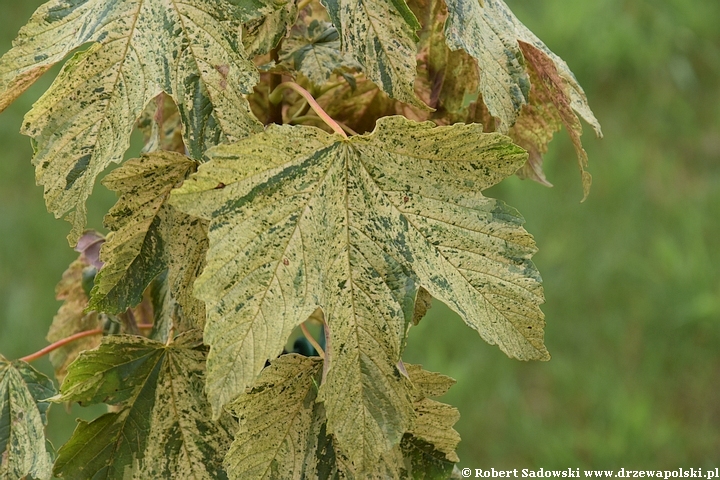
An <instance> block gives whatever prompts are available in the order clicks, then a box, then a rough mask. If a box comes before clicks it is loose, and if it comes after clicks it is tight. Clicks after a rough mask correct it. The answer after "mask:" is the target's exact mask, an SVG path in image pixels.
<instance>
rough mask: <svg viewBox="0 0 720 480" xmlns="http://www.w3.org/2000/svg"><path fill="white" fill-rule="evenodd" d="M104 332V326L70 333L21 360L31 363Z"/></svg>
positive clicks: (146, 327)
mask: <svg viewBox="0 0 720 480" xmlns="http://www.w3.org/2000/svg"><path fill="white" fill-rule="evenodd" d="M152 327H153V326H152V324H151V323H141V324H140V325H138V328H140V329H149V328H152ZM102 334H103V329H102V328H96V329H94V330H85V331H84V332H78V333H76V334H74V335H70V336H69V337H65V338H63V339H60V340H58V341H57V342H55V343H51V344H50V345H48V346H47V347H45V348H43V349H40V350H38V351H37V352H35V353H31V354H30V355H26V356H24V357H22V358H21V359H20V360H22V361H23V362H28V363H30V362H32V361H35V360H37V359H38V358H42V357H44V356H45V355H47V354H48V353H50V352H52V351H54V350H57V349H58V348H61V347H64V346H65V345H67V344H68V343H72V342H74V341H75V340H80V339H81V338H85V337H91V336H93V335H102Z"/></svg>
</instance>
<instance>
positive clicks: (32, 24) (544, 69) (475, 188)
mask: <svg viewBox="0 0 720 480" xmlns="http://www.w3.org/2000/svg"><path fill="white" fill-rule="evenodd" d="M68 57H69V58H68ZM66 58H67V60H66V61H65V63H64V65H63V68H62V70H61V72H60V74H59V75H58V77H57V78H56V79H55V81H54V83H53V84H52V86H51V87H50V88H49V90H48V91H47V92H45V94H44V95H43V96H42V97H41V98H40V100H39V101H38V102H37V103H36V104H35V105H34V106H33V108H32V109H31V110H30V112H28V114H27V115H26V117H25V121H24V123H23V126H22V132H23V133H24V134H26V135H28V136H29V137H31V138H32V142H33V149H34V156H33V165H34V166H35V171H36V179H37V182H38V183H39V184H40V185H42V186H43V187H44V195H45V200H46V203H47V206H48V210H49V211H51V212H52V213H54V214H55V216H56V217H61V216H64V217H65V218H66V219H67V220H68V221H69V222H70V223H71V225H72V229H71V232H70V234H69V236H68V240H69V242H70V243H71V245H73V246H75V248H76V250H77V251H78V252H79V253H80V256H79V258H78V259H77V260H76V261H75V262H73V264H71V265H70V267H69V268H68V270H67V271H66V272H65V274H64V275H63V278H62V280H61V282H60V283H59V284H58V288H57V298H58V299H59V300H63V301H64V303H63V305H62V306H61V307H60V310H59V311H58V314H57V315H56V317H55V319H54V320H53V324H52V326H51V327H50V332H49V333H48V340H50V341H51V342H56V341H57V342H61V343H62V347H61V348H59V349H56V350H55V351H53V353H52V355H51V361H52V362H53V365H54V366H55V369H56V376H57V378H58V380H59V381H61V383H62V386H61V388H60V392H59V394H57V395H55V389H54V386H53V385H52V382H51V381H50V380H49V379H47V378H45V377H43V376H42V375H41V374H39V373H38V372H36V371H34V370H33V369H32V368H31V367H29V366H28V365H27V363H25V362H23V361H17V362H8V361H6V360H5V359H4V358H1V357H0V455H1V457H0V459H1V463H0V476H2V477H3V478H22V477H23V476H27V475H31V476H32V477H34V478H48V477H49V476H50V472H51V469H52V472H53V473H54V474H55V475H56V476H58V477H63V478H123V479H124V478H238V479H251V478H257V479H281V478H297V479H303V478H308V479H309V478H313V479H314V478H323V479H329V478H350V479H355V478H357V479H364V478H397V479H400V478H428V479H434V478H448V477H449V476H450V475H451V474H452V471H453V466H454V464H455V463H456V462H457V461H458V458H457V456H456V454H455V447H456V445H457V443H458V441H459V436H458V435H457V433H456V432H455V431H454V430H453V428H452V426H453V424H454V423H455V422H456V421H457V419H458V413H457V411H456V410H455V409H454V408H452V407H450V406H448V405H445V404H442V403H439V402H437V401H435V400H433V399H431V398H430V397H435V396H440V395H443V394H444V393H445V392H446V391H447V390H448V388H449V387H450V386H451V385H452V383H453V381H452V380H451V379H449V378H447V377H444V376H442V375H440V374H436V373H430V372H427V371H424V370H422V368H420V367H419V366H415V365H406V364H404V363H403V361H402V353H403V350H404V348H405V345H406V342H407V336H408V332H409V329H410V328H411V327H412V326H413V325H416V324H417V323H418V322H419V321H420V320H421V319H422V317H423V316H424V314H425V312H426V311H427V309H428V308H429V306H430V302H431V300H432V299H433V298H435V299H438V300H440V301H442V302H444V303H446V304H447V305H448V306H450V308H452V309H453V310H455V311H456V312H458V313H459V314H460V316H461V317H462V318H463V320H464V321H465V322H466V323H467V325H468V326H470V327H471V328H472V329H474V330H475V331H477V332H478V333H479V335H480V336H481V337H482V338H483V339H484V340H485V341H487V342H488V343H490V344H496V345H498V346H499V348H501V349H502V350H503V351H504V352H505V353H507V354H508V355H509V356H510V357H513V358H517V359H521V360H547V359H548V358H549V354H548V352H547V350H546V348H545V345H544V342H543V328H544V325H545V321H544V315H543V313H542V311H541V310H540V307H539V305H540V304H541V303H542V302H543V292H542V285H541V278H540V275H539V273H538V271H537V269H536V268H535V266H534V265H533V263H532V261H531V257H532V255H533V254H534V253H535V251H536V246H535V243H534V240H533V238H532V236H531V235H530V234H529V233H528V232H527V231H525V229H524V228H523V226H522V225H523V223H524V220H523V218H522V217H521V216H520V214H519V213H518V212H517V211H516V210H515V209H513V208H512V207H510V206H508V205H505V204H504V203H503V202H500V201H498V200H494V199H491V198H487V197H485V196H484V195H483V194H482V191H483V190H485V189H487V188H489V187H490V186H492V185H494V184H496V183H498V182H499V181H501V180H502V179H503V178H506V177H507V176H510V175H513V174H515V173H517V174H519V175H521V176H524V177H529V178H533V179H534V180H537V181H539V182H541V183H544V184H549V182H548V181H547V179H546V178H545V175H544V173H543V171H542V154H543V153H544V152H545V151H546V149H547V144H548V142H549V141H550V140H551V138H552V136H553V135H554V133H555V132H556V131H557V130H559V129H560V128H561V126H565V127H566V129H567V131H568V133H569V134H570V137H571V139H572V141H573V143H574V145H575V147H576V151H577V157H578V163H579V166H580V171H581V174H582V183H583V187H584V192H585V195H587V193H588V191H589V187H590V182H591V180H590V175H589V174H588V173H587V172H586V171H585V166H586V164H587V155H586V154H585V151H584V150H583V148H582V145H581V143H580V135H581V125H580V120H579V118H583V119H584V120H586V121H587V122H588V123H589V124H590V125H591V126H592V127H593V128H594V129H595V131H596V132H597V133H598V135H599V134H600V127H599V124H598V122H597V120H596V119H595V117H594V116H593V114H592V112H591V111H590V109H589V107H588V105H587V101H586V98H585V95H584V93H583V91H582V89H581V88H580V86H579V85H578V84H577V82H576V80H575V78H574V77H573V75H572V73H571V72H570V70H569V69H568V67H567V65H566V64H565V63H564V62H563V61H562V60H561V59H560V58H559V57H557V56H556V55H555V54H553V53H552V52H551V51H550V50H549V49H548V48H547V47H546V46H545V45H544V44H543V43H542V42H541V41H540V40H539V39H538V38H537V37H535V36H534V35H533V34H532V33H531V32H530V31H529V30H528V29H527V28H525V27H524V26H523V25H522V24H521V23H520V22H519V21H518V20H517V18H515V16H514V15H513V14H512V12H510V10H509V9H508V8H507V6H506V5H505V4H504V3H503V1H502V0H408V1H407V2H406V1H405V0H322V1H321V2H319V1H317V0H299V1H295V0H187V1H184V2H179V1H176V0H116V1H107V0H50V1H49V2H48V3H46V4H45V5H43V6H41V7H40V8H39V9H38V10H37V11H36V12H35V14H34V15H33V16H32V18H31V19H30V21H29V22H28V24H27V25H26V26H25V27H23V28H22V30H21V31H20V33H19V35H18V37H17V39H16V40H15V42H14V44H13V48H12V49H11V50H10V51H9V52H7V53H5V55H3V56H2V58H0V110H2V109H4V108H5V107H7V106H8V105H9V104H10V103H12V101H14V100H15V99H16V98H17V97H18V96H19V95H20V94H22V92H23V91H24V90H26V89H27V88H28V87H29V86H30V85H31V84H32V83H33V82H34V81H35V80H36V79H37V78H39V77H40V76H41V75H42V74H43V73H44V72H45V71H46V70H47V69H48V68H50V67H51V66H52V65H54V64H56V63H58V62H61V61H63V60H65V59H66ZM135 129H138V130H140V131H141V132H142V134H143V136H144V140H145V147H144V149H143V155H142V156H140V158H135V159H131V160H128V161H126V162H124V163H123V164H122V165H121V166H119V167H118V168H116V169H115V170H113V171H112V172H111V173H110V174H108V175H106V176H105V177H104V179H103V180H102V182H103V184H104V185H105V186H106V187H107V188H109V189H111V190H113V191H115V192H117V194H118V200H117V203H116V204H115V205H114V206H113V207H112V209H111V210H110V211H109V212H108V214H107V215H106V217H105V226H106V228H107V229H108V230H109V233H108V234H107V236H103V235H100V234H98V233H95V232H87V231H84V229H85V217H86V200H87V198H88V197H89V196H90V194H91V192H92V189H93V186H94V184H95V182H96V180H97V178H98V176H99V175H100V174H101V173H102V172H104V171H105V170H106V169H107V168H108V167H109V166H110V164H112V163H121V162H122V158H123V154H124V152H125V151H126V150H127V148H128V145H129V139H130V135H131V134H132V132H133V131H134V130H135ZM318 326H319V327H320V331H321V335H320V336H319V337H318V338H314V337H313V336H312V334H311V333H310V332H309V330H310V329H309V327H313V328H315V329H317V327H318ZM299 329H301V330H302V332H303V333H304V334H305V335H306V336H307V341H308V342H310V343H311V344H312V345H313V347H314V348H308V349H305V353H306V354H307V353H308V352H310V353H316V354H317V355H311V356H302V355H298V354H296V353H290V354H287V352H288V350H289V349H286V345H287V344H288V339H292V338H295V337H296V336H297V334H298V331H299ZM100 334H102V336H101V335H100ZM71 336H77V337H78V338H80V337H82V340H80V341H76V342H74V343H67V342H65V341H64V339H66V338H68V337H71ZM50 402H59V403H63V402H77V403H79V404H81V405H88V404H97V403H102V404H106V405H108V413H106V414H105V415H102V416H100V417H99V418H97V419H95V420H93V421H92V422H80V424H79V425H78V427H77V429H76V431H75V433H74V434H73V437H72V438H71V439H70V440H69V441H68V443H66V444H65V445H63V446H62V447H61V448H60V449H59V450H58V452H57V457H56V459H55V460H54V466H53V460H52V458H51V457H52V456H53V455H54V454H53V453H51V452H52V449H51V448H49V447H47V448H46V444H45V440H44V436H43V432H42V430H43V425H44V423H45V412H46V410H47V408H48V406H49V404H50Z"/></svg>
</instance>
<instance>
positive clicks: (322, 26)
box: [280, 19, 359, 85]
mask: <svg viewBox="0 0 720 480" xmlns="http://www.w3.org/2000/svg"><path fill="white" fill-rule="evenodd" d="M302 26H303V27H305V25H304V24H302ZM280 60H282V61H283V62H285V63H287V64H288V65H290V66H291V67H292V68H293V69H294V70H295V71H298V72H300V73H302V74H303V75H305V76H306V77H307V78H308V79H309V80H310V81H311V82H313V83H314V84H316V85H322V84H324V83H325V82H327V81H328V80H329V79H330V76H331V75H332V74H333V73H335V72H336V71H337V72H341V71H343V70H349V69H356V68H359V65H358V63H357V62H355V61H354V60H353V59H352V58H349V55H347V54H345V53H343V52H341V51H340V35H339V34H338V31H337V30H336V29H335V27H334V26H333V25H332V24H331V23H327V22H322V21H318V20H316V19H313V20H312V21H311V22H310V24H309V25H307V27H305V28H302V29H301V30H300V32H299V33H298V34H295V35H291V36H290V37H288V38H287V39H286V40H285V43H284V44H283V50H282V52H281V56H280Z"/></svg>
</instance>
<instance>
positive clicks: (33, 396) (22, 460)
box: [0, 355, 55, 479]
mask: <svg viewBox="0 0 720 480" xmlns="http://www.w3.org/2000/svg"><path fill="white" fill-rule="evenodd" d="M54 394H55V387H54V386H53V383H52V381H50V379H49V378H47V377H46V376H45V375H43V374H42V373H40V372H38V371H37V370H35V369H34V368H32V367H31V366H30V365H28V364H27V363H25V362H23V361H20V360H18V361H16V362H9V361H8V360H6V359H5V357H3V356H2V355H0V478H3V479H5V478H7V479H15V478H25V477H27V476H32V477H33V478H50V470H51V468H52V460H51V458H50V454H49V453H48V452H47V451H46V445H45V431H44V428H45V424H46V423H47V418H46V413H47V410H48V407H49V406H50V403H49V402H48V401H46V399H47V398H49V397H51V396H53V395H54Z"/></svg>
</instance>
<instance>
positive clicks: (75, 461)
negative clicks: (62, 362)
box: [54, 332, 233, 479]
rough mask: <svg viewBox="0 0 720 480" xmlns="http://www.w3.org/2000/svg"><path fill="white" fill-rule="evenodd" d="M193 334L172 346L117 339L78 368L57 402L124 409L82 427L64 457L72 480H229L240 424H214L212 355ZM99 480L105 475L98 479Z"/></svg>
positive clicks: (59, 463)
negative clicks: (207, 391) (230, 453)
mask: <svg viewBox="0 0 720 480" xmlns="http://www.w3.org/2000/svg"><path fill="white" fill-rule="evenodd" d="M199 345H200V340H199V337H198V336H197V335H194V334H193V333H192V332H190V333H188V334H185V335H183V336H181V337H178V338H176V339H175V342H174V343H172V344H171V345H169V346H166V345H165V344H163V343H159V342H155V341H152V340H148V339H145V338H143V337H131V336H109V337H105V338H104V339H103V343H102V345H101V346H100V347H99V348H98V349H97V350H92V351H88V352H85V353H83V354H82V355H81V356H80V358H79V359H78V360H77V361H76V362H75V363H73V364H72V365H71V367H70V371H69V372H68V376H67V378H66V379H65V381H64V382H63V385H62V388H61V394H60V395H58V396H57V397H56V401H77V402H81V403H83V404H85V403H100V402H104V403H108V404H111V405H116V406H117V407H118V410H117V411H116V412H113V413H107V414H105V415H103V416H101V417H99V418H98V419H96V420H94V421H92V422H90V423H87V422H84V421H81V422H80V424H79V425H78V427H77V428H76V430H75V432H74V434H73V436H72V438H71V439H70V440H69V441H68V443H66V444H65V445H64V446H63V447H62V448H61V449H60V451H59V452H58V459H57V460H56V462H55V466H54V474H55V475H56V476H58V477H65V478H99V476H102V477H103V478H138V479H144V478H197V479H201V478H207V479H216V478H226V474H225V471H224V469H223V468H222V459H223V457H224V455H225V453H226V451H227V448H228V447H229V444H230V441H231V430H232V428H233V426H232V423H229V421H228V419H227V418H222V419H221V421H220V422H214V421H212V420H211V419H210V407H209V405H208V403H207V400H206V399H205V397H204V395H203V386H204V373H205V371H204V370H205V368H204V367H205V364H204V360H205V358H204V357H205V355H204V353H203V351H202V348H201V347H200V346H199ZM95 475H98V477H95Z"/></svg>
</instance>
